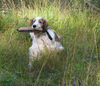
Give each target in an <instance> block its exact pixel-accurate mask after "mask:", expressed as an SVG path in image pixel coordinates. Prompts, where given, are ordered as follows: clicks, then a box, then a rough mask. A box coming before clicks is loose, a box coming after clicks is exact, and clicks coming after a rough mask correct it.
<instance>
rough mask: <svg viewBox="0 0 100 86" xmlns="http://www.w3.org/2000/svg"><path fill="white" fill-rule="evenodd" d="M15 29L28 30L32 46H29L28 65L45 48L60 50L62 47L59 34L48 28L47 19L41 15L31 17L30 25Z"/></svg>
mask: <svg viewBox="0 0 100 86" xmlns="http://www.w3.org/2000/svg"><path fill="white" fill-rule="evenodd" d="M17 30H18V31H19V32H30V36H31V38H32V46H31V47H30V48H29V66H31V65H32V61H34V59H35V58H37V57H40V53H41V52H43V51H45V50H46V49H48V50H50V51H54V50H56V51H61V50H63V49H64V47H63V46H62V44H61V41H60V39H61V38H60V36H59V35H57V33H56V32H55V31H54V30H52V29H49V26H48V23H47V21H46V20H45V19H44V18H42V17H37V18H35V19H32V20H31V26H30V27H22V28H19V29H17Z"/></svg>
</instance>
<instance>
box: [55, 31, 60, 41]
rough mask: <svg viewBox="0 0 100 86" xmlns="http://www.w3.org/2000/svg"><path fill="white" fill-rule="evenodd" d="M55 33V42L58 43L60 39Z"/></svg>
mask: <svg viewBox="0 0 100 86" xmlns="http://www.w3.org/2000/svg"><path fill="white" fill-rule="evenodd" d="M54 33H55V41H57V42H60V38H59V37H58V36H57V34H56V32H54Z"/></svg>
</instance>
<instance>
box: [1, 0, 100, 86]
mask: <svg viewBox="0 0 100 86" xmlns="http://www.w3.org/2000/svg"><path fill="white" fill-rule="evenodd" d="M17 1H18V2H17ZM82 2H83V0H80V1H78V0H75V1H74V2H72V1H69V0H67V1H64V0H58V1H57V0H41V1H40V0H36V1H33V0H30V1H29V0H23V1H22V0H21V1H20V0H2V3H0V4H1V6H2V7H1V11H0V86H100V61H99V60H100V14H99V13H94V12H93V10H92V9H83V8H82ZM37 16H42V17H44V18H45V19H47V20H48V23H49V25H50V26H51V28H52V29H54V30H56V32H57V33H58V34H59V35H60V36H61V37H62V44H63V46H64V48H65V49H64V51H63V52H60V53H57V54H56V53H53V54H52V55H51V54H49V53H47V54H45V55H42V58H41V59H39V60H36V61H35V62H34V63H33V67H32V70H31V71H30V70H29V69H28V48H29V47H30V46H31V39H30V37H29V34H28V33H19V32H17V31H16V29H17V28H19V27H23V26H29V23H30V19H32V18H35V17H37Z"/></svg>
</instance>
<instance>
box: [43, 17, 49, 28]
mask: <svg viewBox="0 0 100 86" xmlns="http://www.w3.org/2000/svg"><path fill="white" fill-rule="evenodd" d="M48 27H49V25H48V22H47V21H46V20H45V19H43V29H44V30H47V29H48Z"/></svg>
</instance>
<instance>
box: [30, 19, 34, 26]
mask: <svg viewBox="0 0 100 86" xmlns="http://www.w3.org/2000/svg"><path fill="white" fill-rule="evenodd" d="M33 23H34V18H33V19H30V26H32V24H33Z"/></svg>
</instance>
